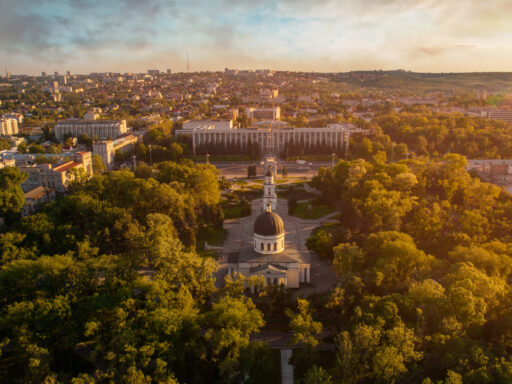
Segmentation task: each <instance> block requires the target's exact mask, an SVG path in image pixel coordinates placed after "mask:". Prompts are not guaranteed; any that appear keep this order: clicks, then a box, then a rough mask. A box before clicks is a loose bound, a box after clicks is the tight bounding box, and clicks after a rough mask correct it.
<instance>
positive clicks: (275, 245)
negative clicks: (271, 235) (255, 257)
mask: <svg viewBox="0 0 512 384" xmlns="http://www.w3.org/2000/svg"><path fill="white" fill-rule="evenodd" d="M274 251H277V243H274Z"/></svg>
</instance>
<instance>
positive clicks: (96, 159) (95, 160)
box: [92, 153, 106, 173]
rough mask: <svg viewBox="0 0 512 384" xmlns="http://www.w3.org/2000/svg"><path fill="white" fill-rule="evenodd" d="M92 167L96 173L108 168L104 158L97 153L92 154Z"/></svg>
mask: <svg viewBox="0 0 512 384" xmlns="http://www.w3.org/2000/svg"><path fill="white" fill-rule="evenodd" d="M92 169H93V171H94V172H95V173H96V172H98V173H101V172H103V171H104V170H105V169H106V167H105V163H104V162H103V158H102V157H101V156H100V155H98V154H97V153H95V154H93V155H92Z"/></svg>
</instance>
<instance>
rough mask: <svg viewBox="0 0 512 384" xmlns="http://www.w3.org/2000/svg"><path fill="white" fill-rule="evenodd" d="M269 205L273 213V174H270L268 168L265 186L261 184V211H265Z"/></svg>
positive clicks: (274, 192) (274, 207) (275, 202)
mask: <svg viewBox="0 0 512 384" xmlns="http://www.w3.org/2000/svg"><path fill="white" fill-rule="evenodd" d="M269 203H270V205H271V207H272V210H273V211H275V210H276V209H277V195H276V185H275V183H274V174H273V173H272V170H271V167H270V166H269V167H268V170H267V172H266V173H265V184H263V207H262V209H263V210H266V209H267V206H268V204H269Z"/></svg>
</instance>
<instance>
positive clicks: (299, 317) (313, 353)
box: [285, 299, 322, 376]
mask: <svg viewBox="0 0 512 384" xmlns="http://www.w3.org/2000/svg"><path fill="white" fill-rule="evenodd" d="M297 309H298V312H297V313H295V312H292V311H291V310H290V309H287V310H286V312H285V313H286V315H287V316H288V317H289V318H290V325H289V326H290V330H291V332H292V339H291V342H292V343H293V344H297V346H298V348H297V349H296V350H294V352H293V355H292V358H291V360H292V363H293V365H294V366H295V368H296V369H297V370H298V371H299V376H301V375H302V374H303V373H304V371H305V370H306V369H307V367H309V366H311V365H312V363H313V362H314V361H315V360H316V359H317V350H316V348H317V346H318V344H319V341H318V336H319V335H320V332H322V323H320V322H319V321H314V320H313V316H312V315H311V312H310V310H309V302H308V301H307V300H305V299H297Z"/></svg>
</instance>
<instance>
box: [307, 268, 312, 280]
mask: <svg viewBox="0 0 512 384" xmlns="http://www.w3.org/2000/svg"><path fill="white" fill-rule="evenodd" d="M310 271H311V267H308V268H307V274H306V283H309V277H310V276H309V274H310Z"/></svg>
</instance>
